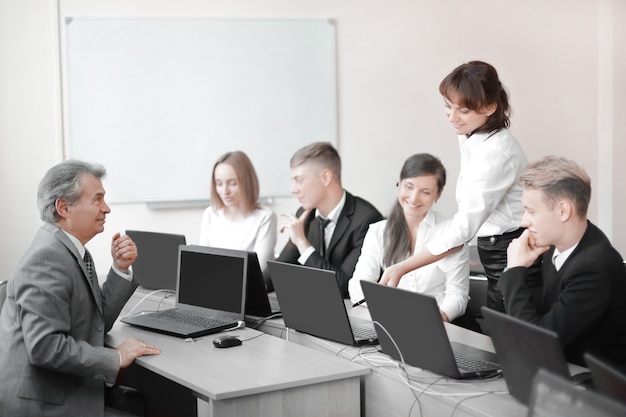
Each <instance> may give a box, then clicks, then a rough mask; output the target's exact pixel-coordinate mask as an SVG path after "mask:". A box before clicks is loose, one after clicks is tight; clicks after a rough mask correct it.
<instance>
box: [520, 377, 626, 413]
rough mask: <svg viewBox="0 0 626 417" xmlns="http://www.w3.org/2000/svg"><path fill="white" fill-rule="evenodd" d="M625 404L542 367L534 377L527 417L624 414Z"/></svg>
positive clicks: (625, 410)
mask: <svg viewBox="0 0 626 417" xmlns="http://www.w3.org/2000/svg"><path fill="white" fill-rule="evenodd" d="M623 416H626V406H625V405H623V404H620V403H618V402H616V401H613V400H612V399H610V398H607V397H604V396H602V395H599V394H598V393H596V392H594V391H592V390H585V389H581V388H580V387H579V386H576V385H575V384H574V383H572V381H570V380H568V379H566V378H563V377H562V376H557V375H555V374H553V373H551V372H548V371H546V370H545V369H540V370H539V371H538V372H537V375H536V376H535V378H534V379H533V384H532V388H531V393H530V401H529V406H528V417H623Z"/></svg>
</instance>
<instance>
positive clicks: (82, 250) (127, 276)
mask: <svg viewBox="0 0 626 417" xmlns="http://www.w3.org/2000/svg"><path fill="white" fill-rule="evenodd" d="M61 230H63V229H61ZM63 233H65V234H66V235H67V237H68V238H69V239H70V240H71V241H72V243H73V244H74V246H76V249H77V250H78V253H79V254H80V257H81V258H84V257H85V251H87V248H86V247H85V246H84V245H83V244H82V243H81V242H80V240H78V238H77V237H75V236H74V235H73V234H71V233H68V232H66V231H65V230H63ZM94 265H95V261H94ZM111 268H112V269H113V271H114V272H115V273H116V274H117V275H119V276H120V277H122V278H124V279H125V280H128V281H132V280H133V269H132V268H133V267H132V265H131V267H130V268H128V270H129V272H130V273H129V274H125V273H123V272H122V271H120V270H119V269H117V267H116V266H115V264H112V265H111ZM93 272H94V274H96V279H98V283H100V279H99V278H98V276H97V275H98V273H97V271H96V270H94V271H93Z"/></svg>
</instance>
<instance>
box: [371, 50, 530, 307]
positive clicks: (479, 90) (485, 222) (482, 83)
mask: <svg viewBox="0 0 626 417" xmlns="http://www.w3.org/2000/svg"><path fill="white" fill-rule="evenodd" d="M439 92H440V93H441V95H442V96H443V100H444V104H445V113H446V117H447V118H448V121H449V122H450V123H451V124H452V129H453V130H454V132H455V133H456V134H457V136H458V141H459V148H460V151H461V170H460V172H459V178H458V180H457V186H456V201H457V205H458V211H457V213H456V214H455V215H454V217H453V218H452V223H451V225H450V228H449V230H448V231H447V232H446V233H442V234H441V235H439V236H437V237H436V238H434V239H432V240H431V241H430V242H429V243H428V244H427V245H426V246H425V248H424V249H423V250H421V251H420V252H419V253H417V254H415V255H413V256H412V257H410V258H408V259H406V260H405V261H402V262H399V263H397V264H395V265H393V266H392V267H390V268H387V270H386V271H385V273H384V275H383V277H382V278H381V282H382V283H384V284H387V285H393V286H397V285H398V282H399V280H400V278H401V277H402V276H403V275H404V274H406V273H407V272H408V271H412V270H414V269H417V268H421V267H423V266H424V265H428V264H430V263H432V262H435V261H437V260H439V259H442V258H444V257H446V256H448V255H449V254H450V253H453V252H454V251H455V250H456V249H457V248H458V247H461V246H463V245H465V244H466V243H468V242H470V240H472V239H473V238H474V236H478V239H477V243H478V254H479V256H480V260H481V263H482V264H483V266H484V268H485V274H486V275H487V279H488V288H487V306H488V307H491V308H493V309H496V310H499V311H504V304H503V302H502V294H501V293H500V291H499V290H498V289H497V287H496V284H497V281H498V279H499V278H500V275H501V274H502V271H503V270H504V268H505V267H506V263H507V247H508V246H509V243H510V242H511V241H512V240H513V239H515V238H516V237H518V236H519V235H520V234H521V233H522V231H523V229H522V228H521V227H520V223H521V219H522V215H523V213H524V208H523V206H522V188H521V186H520V184H519V183H518V178H519V175H520V173H521V171H522V169H523V168H524V167H525V166H526V164H527V159H526V156H525V154H524V151H523V150H522V148H521V146H520V145H519V143H518V142H517V140H516V139H515V137H514V136H513V135H512V134H511V132H510V131H509V129H508V128H509V124H510V121H509V115H510V113H511V109H510V106H509V100H508V95H507V93H506V91H505V90H504V86H503V85H502V83H501V82H500V79H499V78H498V73H497V72H496V69H495V68H494V67H493V66H491V65H489V64H487V63H485V62H481V61H472V62H468V63H466V64H462V65H460V66H458V67H457V68H456V69H454V70H453V71H452V72H451V73H450V74H448V75H447V76H446V77H445V78H444V79H443V81H442V82H441V84H440V85H439ZM535 268H536V269H535V271H537V272H538V268H537V266H536V265H535ZM537 272H534V273H529V276H528V284H529V286H531V287H533V288H534V290H535V294H538V295H539V296H540V293H541V278H540V274H539V273H537Z"/></svg>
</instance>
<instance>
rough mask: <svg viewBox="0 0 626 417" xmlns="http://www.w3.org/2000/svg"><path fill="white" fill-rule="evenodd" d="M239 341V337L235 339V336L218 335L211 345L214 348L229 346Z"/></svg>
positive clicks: (239, 342) (237, 344)
mask: <svg viewBox="0 0 626 417" xmlns="http://www.w3.org/2000/svg"><path fill="white" fill-rule="evenodd" d="M241 343H242V342H241V339H237V338H236V337H235V336H220V337H216V338H215V339H213V346H215V347H216V348H229V347H233V346H239V345H240V344H241Z"/></svg>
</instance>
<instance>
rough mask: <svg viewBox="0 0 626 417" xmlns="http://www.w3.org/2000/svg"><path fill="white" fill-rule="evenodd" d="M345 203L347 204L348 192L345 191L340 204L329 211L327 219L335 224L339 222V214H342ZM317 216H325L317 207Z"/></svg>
mask: <svg viewBox="0 0 626 417" xmlns="http://www.w3.org/2000/svg"><path fill="white" fill-rule="evenodd" d="M345 205H346V192H345V191H344V192H343V196H342V197H341V200H339V204H337V205H336V206H335V208H334V209H332V210H331V211H330V213H328V216H327V217H326V219H328V220H330V221H331V222H332V223H334V224H337V222H338V221H339V215H340V214H341V211H342V210H343V206H345ZM315 216H316V217H317V216H321V217H324V216H322V215H321V213H320V212H319V210H318V209H315Z"/></svg>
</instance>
